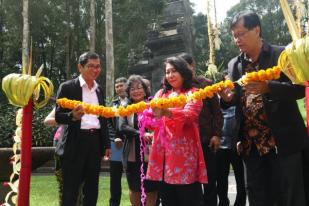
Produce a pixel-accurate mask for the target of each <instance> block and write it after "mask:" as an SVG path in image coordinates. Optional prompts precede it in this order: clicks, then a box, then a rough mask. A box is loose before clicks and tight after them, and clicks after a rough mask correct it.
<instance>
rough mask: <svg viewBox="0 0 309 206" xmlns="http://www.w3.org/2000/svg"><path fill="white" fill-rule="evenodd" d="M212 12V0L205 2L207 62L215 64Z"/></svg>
mask: <svg viewBox="0 0 309 206" xmlns="http://www.w3.org/2000/svg"><path fill="white" fill-rule="evenodd" d="M213 12H214V0H208V2H207V27H208V40H209V64H216V49H215V41H214V40H215V34H214V30H213V27H214V23H215V22H213V21H212V20H213V19H212V18H213V15H214V14H213Z"/></svg>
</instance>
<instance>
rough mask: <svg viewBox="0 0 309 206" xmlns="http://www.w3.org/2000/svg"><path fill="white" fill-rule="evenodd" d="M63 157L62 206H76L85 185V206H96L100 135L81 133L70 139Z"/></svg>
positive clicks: (96, 133)
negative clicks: (80, 189)
mask: <svg viewBox="0 0 309 206" xmlns="http://www.w3.org/2000/svg"><path fill="white" fill-rule="evenodd" d="M67 144H70V145H66V147H65V152H64V155H63V164H62V171H63V196H62V206H73V205H76V200H77V195H78V190H79V188H80V185H81V184H82V183H84V186H83V194H84V199H83V200H84V204H83V205H84V206H95V205H96V203H97V199H98V183H99V173H100V164H101V155H100V145H101V144H100V141H99V133H98V132H95V133H88V132H80V133H79V135H77V136H76V137H74V139H73V138H72V139H71V140H70V139H68V141H67Z"/></svg>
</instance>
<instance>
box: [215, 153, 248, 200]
mask: <svg viewBox="0 0 309 206" xmlns="http://www.w3.org/2000/svg"><path fill="white" fill-rule="evenodd" d="M230 165H232V167H233V170H234V175H235V180H236V188H237V195H236V200H235V203H234V206H245V205H246V187H245V177H244V165H243V161H242V158H241V157H240V156H239V155H238V154H237V152H236V151H235V150H232V149H219V151H218V152H217V191H218V197H219V206H229V205H230V201H229V199H228V176H229V173H230Z"/></svg>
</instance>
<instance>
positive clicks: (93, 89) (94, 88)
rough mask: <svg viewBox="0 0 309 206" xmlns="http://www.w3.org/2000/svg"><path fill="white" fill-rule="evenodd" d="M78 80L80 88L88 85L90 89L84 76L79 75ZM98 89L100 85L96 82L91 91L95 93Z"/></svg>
mask: <svg viewBox="0 0 309 206" xmlns="http://www.w3.org/2000/svg"><path fill="white" fill-rule="evenodd" d="M78 79H79V83H80V87H83V86H84V85H86V86H87V88H89V87H88V85H87V83H86V81H85V79H84V78H83V77H82V75H79V76H78ZM98 87H99V85H98V83H97V82H96V81H94V85H93V87H92V88H91V89H90V90H91V91H95V90H96V89H97V88H98Z"/></svg>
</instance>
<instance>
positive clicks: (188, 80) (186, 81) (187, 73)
mask: <svg viewBox="0 0 309 206" xmlns="http://www.w3.org/2000/svg"><path fill="white" fill-rule="evenodd" d="M167 64H171V65H173V66H174V68H175V69H176V71H177V72H179V74H180V75H181V77H182V78H183V85H182V89H184V90H189V89H191V88H192V77H193V75H192V71H191V69H189V68H188V65H187V62H186V61H185V60H184V59H183V58H180V57H170V58H167V59H166V60H165V61H164V70H165V68H166V65H167ZM165 72H166V71H165ZM172 88H173V87H172V86H171V85H170V84H169V83H168V81H167V79H166V76H165V75H164V78H163V93H166V92H167V91H169V90H171V89H172Z"/></svg>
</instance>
